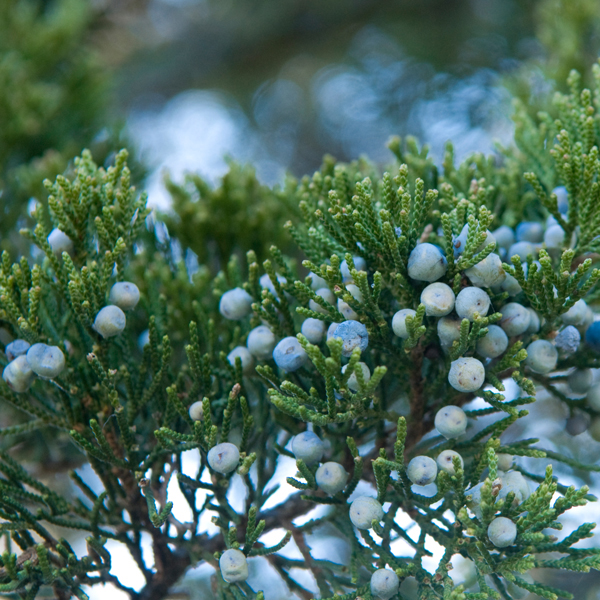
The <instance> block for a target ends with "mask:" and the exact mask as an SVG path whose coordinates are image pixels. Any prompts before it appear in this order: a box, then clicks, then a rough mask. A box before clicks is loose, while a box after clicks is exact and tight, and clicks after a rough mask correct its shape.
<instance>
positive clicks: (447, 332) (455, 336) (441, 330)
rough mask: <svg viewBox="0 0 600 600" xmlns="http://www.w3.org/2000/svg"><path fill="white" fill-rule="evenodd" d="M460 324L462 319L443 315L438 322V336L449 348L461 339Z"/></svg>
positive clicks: (444, 345) (443, 344) (441, 342)
mask: <svg viewBox="0 0 600 600" xmlns="http://www.w3.org/2000/svg"><path fill="white" fill-rule="evenodd" d="M460 324H461V321H459V320H458V319H453V318H452V317H442V318H441V319H440V320H439V321H438V322H437V332H438V337H439V338H440V344H442V346H443V347H446V348H449V347H450V346H452V344H453V343H454V342H455V341H457V340H459V339H460Z"/></svg>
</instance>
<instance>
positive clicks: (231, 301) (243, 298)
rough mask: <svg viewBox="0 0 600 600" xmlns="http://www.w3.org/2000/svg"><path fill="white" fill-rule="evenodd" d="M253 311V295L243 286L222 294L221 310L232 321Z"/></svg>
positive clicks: (238, 319)
mask: <svg viewBox="0 0 600 600" xmlns="http://www.w3.org/2000/svg"><path fill="white" fill-rule="evenodd" d="M251 311H252V296H251V295H250V294H249V293H248V292H247V291H246V290H243V289H242V288H239V287H237V288H233V289H232V290H229V291H228V292H225V293H224V294H223V295H222V296H221V301H220V302H219V312H220V313H221V314H222V315H223V316H224V317H225V318H226V319H229V320H230V321H240V320H241V319H243V318H244V317H247V316H248V315H249V314H250V312H251Z"/></svg>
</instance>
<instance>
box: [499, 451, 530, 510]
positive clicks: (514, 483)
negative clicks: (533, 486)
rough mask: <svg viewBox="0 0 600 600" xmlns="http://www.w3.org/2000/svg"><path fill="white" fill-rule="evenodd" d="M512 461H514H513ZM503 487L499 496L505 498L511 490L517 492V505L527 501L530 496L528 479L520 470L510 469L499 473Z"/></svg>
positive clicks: (515, 503)
mask: <svg viewBox="0 0 600 600" xmlns="http://www.w3.org/2000/svg"><path fill="white" fill-rule="evenodd" d="M511 462H512V461H511ZM499 476H500V481H501V482H502V487H501V488H500V492H499V493H498V498H499V499H500V500H504V498H506V496H508V494H509V493H510V492H514V493H515V499H514V502H513V504H514V505H515V506H517V505H519V504H521V503H522V502H525V500H527V498H529V495H530V493H531V492H530V490H529V484H528V483H527V479H525V477H523V475H522V474H521V473H519V471H508V472H507V473H502V474H499Z"/></svg>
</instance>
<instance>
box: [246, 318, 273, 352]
mask: <svg viewBox="0 0 600 600" xmlns="http://www.w3.org/2000/svg"><path fill="white" fill-rule="evenodd" d="M276 345H277V338H276V337H275V334H274V333H273V332H272V331H271V330H270V329H269V328H268V327H267V326H266V325H259V326H258V327H255V328H254V329H253V330H252V331H251V332H250V333H249V334H248V339H247V340H246V346H247V347H248V350H249V351H250V354H252V356H254V358H256V359H258V360H269V359H270V358H272V356H273V350H274V349H275V346H276Z"/></svg>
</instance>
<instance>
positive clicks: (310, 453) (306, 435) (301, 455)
mask: <svg viewBox="0 0 600 600" xmlns="http://www.w3.org/2000/svg"><path fill="white" fill-rule="evenodd" d="M292 452H293V453H294V456H295V457H296V460H303V461H304V462H305V463H306V464H307V465H314V464H316V463H318V462H320V461H321V459H322V458H323V453H324V452H325V446H324V445H323V442H322V441H321V438H320V437H319V436H318V435H317V434H316V433H313V432H312V431H303V432H302V433H299V434H298V435H297V436H295V437H294V439H293V440H292Z"/></svg>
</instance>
